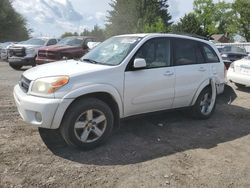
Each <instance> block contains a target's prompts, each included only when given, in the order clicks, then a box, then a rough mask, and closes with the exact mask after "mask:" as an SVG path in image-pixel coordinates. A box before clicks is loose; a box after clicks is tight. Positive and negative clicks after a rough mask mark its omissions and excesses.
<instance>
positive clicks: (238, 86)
mask: <svg viewBox="0 0 250 188" xmlns="http://www.w3.org/2000/svg"><path fill="white" fill-rule="evenodd" d="M234 84H235V85H236V87H237V88H239V89H242V88H245V87H246V86H245V85H243V84H238V83H234Z"/></svg>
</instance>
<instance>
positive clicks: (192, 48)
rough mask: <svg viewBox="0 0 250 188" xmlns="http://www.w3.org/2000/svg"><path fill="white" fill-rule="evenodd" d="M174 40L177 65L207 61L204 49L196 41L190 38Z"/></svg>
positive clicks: (175, 62)
mask: <svg viewBox="0 0 250 188" xmlns="http://www.w3.org/2000/svg"><path fill="white" fill-rule="evenodd" d="M173 41H174V64H175V65H176V66H181V65H193V64H200V63H205V59H204V56H203V54H202V50H201V48H200V47H199V45H198V43H197V42H196V41H192V40H188V39H174V40H173Z"/></svg>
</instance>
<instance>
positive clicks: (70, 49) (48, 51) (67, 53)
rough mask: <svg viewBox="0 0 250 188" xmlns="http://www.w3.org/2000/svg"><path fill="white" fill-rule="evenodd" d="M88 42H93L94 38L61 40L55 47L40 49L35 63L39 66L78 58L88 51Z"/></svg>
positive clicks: (77, 37)
mask: <svg viewBox="0 0 250 188" xmlns="http://www.w3.org/2000/svg"><path fill="white" fill-rule="evenodd" d="M88 42H95V38H94V37H86V36H85V37H81V36H73V37H66V38H63V39H62V40H60V41H59V42H58V43H57V44H56V45H53V46H49V47H47V46H46V47H43V48H40V49H39V50H38V54H37V58H36V63H37V64H38V65H41V64H44V63H50V62H54V61H59V60H62V59H75V58H76V59H77V58H80V57H82V56H83V55H84V54H85V53H87V52H88V51H89V47H88V45H87V44H88Z"/></svg>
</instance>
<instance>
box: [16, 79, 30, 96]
mask: <svg viewBox="0 0 250 188" xmlns="http://www.w3.org/2000/svg"><path fill="white" fill-rule="evenodd" d="M30 82H31V81H30V80H29V79H27V78H25V77H24V76H23V75H22V76H21V79H20V81H19V86H20V88H21V89H22V90H23V92H25V93H27V92H28V90H29V87H30Z"/></svg>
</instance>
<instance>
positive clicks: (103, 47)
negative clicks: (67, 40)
mask: <svg viewBox="0 0 250 188" xmlns="http://www.w3.org/2000/svg"><path fill="white" fill-rule="evenodd" d="M140 40H141V38H139V37H134V36H133V37H131V36H130V37H128V36H127V37H112V38H110V39H108V40H106V41H104V42H103V43H101V44H99V45H98V46H97V47H95V48H94V49H93V50H91V51H90V52H89V53H87V54H86V55H85V56H83V57H82V58H81V60H82V61H84V60H85V61H86V60H91V61H92V62H95V63H99V64H104V65H119V64H120V63H121V62H122V61H123V60H124V59H125V57H126V56H127V55H128V54H129V53H130V52H131V50H132V49H133V48H134V47H135V46H136V44H138V42H139V41H140Z"/></svg>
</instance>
